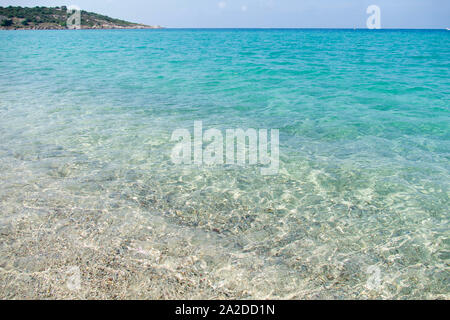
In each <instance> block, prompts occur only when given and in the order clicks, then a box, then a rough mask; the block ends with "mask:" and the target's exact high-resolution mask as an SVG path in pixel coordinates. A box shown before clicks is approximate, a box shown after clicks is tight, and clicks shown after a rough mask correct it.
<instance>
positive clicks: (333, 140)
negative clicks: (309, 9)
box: [0, 30, 450, 299]
mask: <svg viewBox="0 0 450 320" xmlns="http://www.w3.org/2000/svg"><path fill="white" fill-rule="evenodd" d="M449 40H450V33H449V32H445V31H379V32H369V31H362V30H360V31H343V30H258V31H257V30H161V31H160V30H150V31H133V30H128V31H80V32H70V31H67V32H66V31H17V32H16V31H15V32H0V43H1V48H2V50H1V51H0V70H1V75H2V76H1V77H0V137H1V139H0V179H1V182H2V183H1V185H0V213H1V215H0V239H1V242H0V243H1V244H0V295H1V297H2V298H23V297H25V298H35V297H40V298H54V297H59V298H66V297H79V298H238V299H239V298H335V299H348V298H359V299H367V298H396V299H400V298H444V299H448V298H449V259H450V251H449V250H450V249H449V244H450V243H449V242H450V240H449V225H448V211H449V210H448V208H449V169H450V166H449V151H450V143H449V138H450V136H449V133H450V131H449V99H450V80H449V79H450V77H449V73H450V69H449V67H450V63H449V61H450V41H449ZM194 120H202V121H203V126H204V128H205V129H207V128H211V127H214V128H218V129H225V128H278V129H279V130H280V153H281V156H280V173H279V174H278V175H276V176H262V175H261V174H260V171H259V168H258V167H253V166H246V167H243V168H242V167H233V166H231V167H230V166H217V167H206V166H201V167H194V166H176V165H173V164H172V163H171V161H170V153H171V150H172V148H173V146H174V144H173V143H171V142H170V136H171V133H172V131H173V130H175V129H178V128H188V129H190V130H191V131H192V127H193V123H194ZM71 266H74V267H77V268H79V270H80V274H81V288H80V289H79V290H69V289H68V287H67V285H66V281H67V268H68V267H71ZM371 266H375V267H377V268H379V270H380V282H379V285H378V286H376V287H375V288H373V287H370V286H369V287H368V286H367V284H368V281H369V283H371V282H370V281H371V276H373V274H371V273H368V272H367V269H368V268H369V267H371Z"/></svg>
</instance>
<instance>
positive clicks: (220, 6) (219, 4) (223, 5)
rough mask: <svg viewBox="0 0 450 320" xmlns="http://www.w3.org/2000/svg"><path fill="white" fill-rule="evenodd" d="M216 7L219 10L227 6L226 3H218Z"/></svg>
mask: <svg viewBox="0 0 450 320" xmlns="http://www.w3.org/2000/svg"><path fill="white" fill-rule="evenodd" d="M217 5H218V6H219V8H220V9H224V8H225V7H226V6H227V3H226V2H225V1H220V2H219V3H218V4H217Z"/></svg>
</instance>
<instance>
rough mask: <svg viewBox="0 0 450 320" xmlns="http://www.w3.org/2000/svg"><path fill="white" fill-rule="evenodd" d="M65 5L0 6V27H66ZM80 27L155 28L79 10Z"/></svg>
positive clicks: (66, 14) (67, 15)
mask: <svg viewBox="0 0 450 320" xmlns="http://www.w3.org/2000/svg"><path fill="white" fill-rule="evenodd" d="M68 17H69V14H68V13H67V7H65V6H62V7H54V8H49V7H34V8H29V7H13V6H9V7H0V29H66V28H67V19H68ZM81 28H82V29H134V28H155V27H151V26H146V25H143V24H138V23H132V22H128V21H124V20H120V19H114V18H110V17H107V16H104V15H100V14H97V13H93V12H87V11H81Z"/></svg>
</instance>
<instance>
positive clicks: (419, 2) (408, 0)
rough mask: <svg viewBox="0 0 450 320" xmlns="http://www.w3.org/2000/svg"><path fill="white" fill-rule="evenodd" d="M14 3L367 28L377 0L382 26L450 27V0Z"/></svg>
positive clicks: (227, 21)
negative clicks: (370, 9) (372, 7)
mask: <svg viewBox="0 0 450 320" xmlns="http://www.w3.org/2000/svg"><path fill="white" fill-rule="evenodd" d="M10 5H13V6H22V7H30V6H31V7H34V6H52V7H54V6H62V5H66V6H69V5H77V6H79V7H80V8H81V9H83V10H86V11H92V12H96V13H100V14H105V15H108V16H110V17H113V18H120V19H124V20H128V21H132V22H139V23H145V24H149V25H161V26H164V27H168V28H355V27H356V28H365V27H366V21H367V19H368V17H369V14H367V13H366V9H367V7H368V6H369V5H377V6H378V7H380V9H381V27H382V28H425V29H428V28H435V29H443V28H450V0H70V1H68V2H67V0H59V1H58V0H56V1H54V0H35V1H29V0H15V1H7V0H0V6H10Z"/></svg>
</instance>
